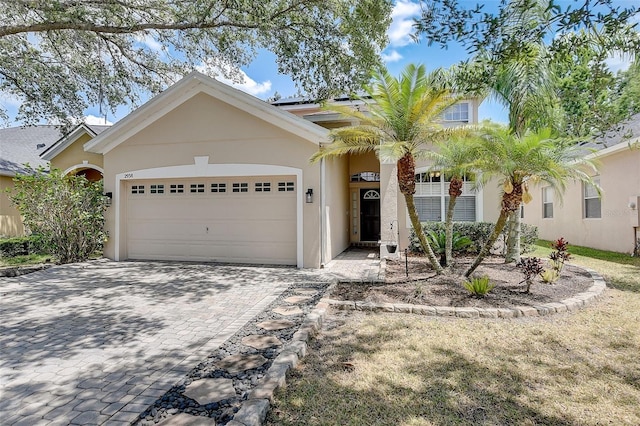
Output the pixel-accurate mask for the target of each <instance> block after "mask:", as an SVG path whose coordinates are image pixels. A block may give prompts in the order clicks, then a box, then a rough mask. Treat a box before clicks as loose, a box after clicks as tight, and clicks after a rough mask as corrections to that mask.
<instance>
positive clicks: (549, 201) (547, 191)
mask: <svg viewBox="0 0 640 426" xmlns="http://www.w3.org/2000/svg"><path fill="white" fill-rule="evenodd" d="M553 196H554V194H553V188H552V187H550V186H545V187H544V188H542V217H543V218H545V219H551V218H553Z"/></svg>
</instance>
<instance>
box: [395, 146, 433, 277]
mask: <svg viewBox="0 0 640 426" xmlns="http://www.w3.org/2000/svg"><path fill="white" fill-rule="evenodd" d="M397 173H398V186H399V187H400V192H401V193H402V195H404V201H405V203H406V204H407V210H408V211H409V219H411V226H412V227H413V231H414V232H415V233H416V236H417V237H418V241H420V247H422V251H424V253H425V254H426V255H427V258H428V259H429V262H431V266H432V267H433V269H434V270H435V271H436V274H438V275H440V274H442V273H443V272H444V270H443V269H442V266H440V263H439V262H438V259H437V258H436V255H435V253H434V252H433V249H432V248H431V245H430V244H429V242H428V241H427V237H426V235H424V229H422V224H421V223H420V218H419V217H418V210H417V209H416V203H415V202H414V200H413V194H415V192H416V160H415V158H413V155H411V153H406V154H405V155H404V156H403V157H402V158H400V160H398V172H397Z"/></svg>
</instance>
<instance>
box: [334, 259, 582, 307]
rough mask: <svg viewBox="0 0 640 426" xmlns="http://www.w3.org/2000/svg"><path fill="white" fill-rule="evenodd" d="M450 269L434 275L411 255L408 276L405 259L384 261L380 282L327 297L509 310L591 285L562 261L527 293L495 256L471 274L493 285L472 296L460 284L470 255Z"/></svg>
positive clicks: (343, 286) (516, 273) (517, 275)
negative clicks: (552, 276)
mask: <svg viewBox="0 0 640 426" xmlns="http://www.w3.org/2000/svg"><path fill="white" fill-rule="evenodd" d="M456 261H457V263H456V266H455V268H454V269H453V272H452V273H449V274H446V275H444V276H443V275H441V276H437V275H435V273H434V271H433V269H432V268H431V266H430V265H429V263H428V260H427V259H426V258H424V257H419V256H412V255H409V258H408V263H409V277H408V278H407V276H406V273H405V259H404V258H403V259H402V260H387V268H386V274H385V278H386V282H385V283H381V284H377V283H376V284H368V283H363V284H360V283H340V284H338V285H337V286H336V287H335V288H334V290H333V291H332V292H331V294H330V295H329V297H331V298H333V299H338V300H356V301H367V302H375V303H412V304H419V305H429V306H452V307H476V308H512V307H515V306H536V305H540V304H544V303H550V302H558V301H560V300H563V299H567V298H569V297H572V296H574V295H576V294H578V293H582V292H585V291H587V290H588V289H589V287H591V285H592V284H593V279H592V278H591V275H590V274H589V273H587V272H586V271H584V270H582V269H579V268H577V267H574V266H572V265H566V266H565V268H564V270H563V271H562V274H561V276H560V278H559V279H558V281H556V282H555V283H554V284H547V283H544V282H542V280H540V279H539V278H537V279H536V280H535V283H534V284H533V285H532V286H531V293H525V292H524V290H525V289H526V286H525V284H524V283H521V281H522V280H523V278H524V277H523V275H522V273H521V271H520V269H519V268H517V267H516V266H515V265H513V264H508V265H506V264H504V259H502V258H499V257H491V258H487V259H486V260H485V261H484V262H483V264H482V265H481V266H480V267H479V268H478V269H477V270H476V272H475V273H474V276H484V275H487V276H488V277H489V278H490V280H491V282H492V283H493V284H495V285H496V286H495V288H494V289H493V290H491V292H490V293H489V294H488V295H486V296H485V297H484V298H478V297H474V296H473V295H471V294H470V293H469V292H468V291H467V290H466V289H465V288H464V286H463V285H462V283H463V282H464V281H465V278H464V276H463V275H462V274H463V273H464V271H465V270H466V268H467V266H468V265H469V264H470V263H471V262H472V261H473V259H472V258H458V259H456Z"/></svg>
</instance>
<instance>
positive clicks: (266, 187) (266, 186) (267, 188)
mask: <svg viewBox="0 0 640 426" xmlns="http://www.w3.org/2000/svg"><path fill="white" fill-rule="evenodd" d="M255 191H256V192H271V182H256V185H255Z"/></svg>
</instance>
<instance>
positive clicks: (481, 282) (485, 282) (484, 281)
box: [462, 276, 496, 297]
mask: <svg viewBox="0 0 640 426" xmlns="http://www.w3.org/2000/svg"><path fill="white" fill-rule="evenodd" d="M462 285H464V288H466V289H467V290H469V292H470V293H471V294H473V295H474V296H476V297H484V296H486V295H487V293H489V292H490V291H491V290H493V289H494V287H495V286H496V285H495V284H492V283H491V282H490V281H489V277H487V276H484V277H472V278H471V280H470V281H465V282H464V283H462Z"/></svg>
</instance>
